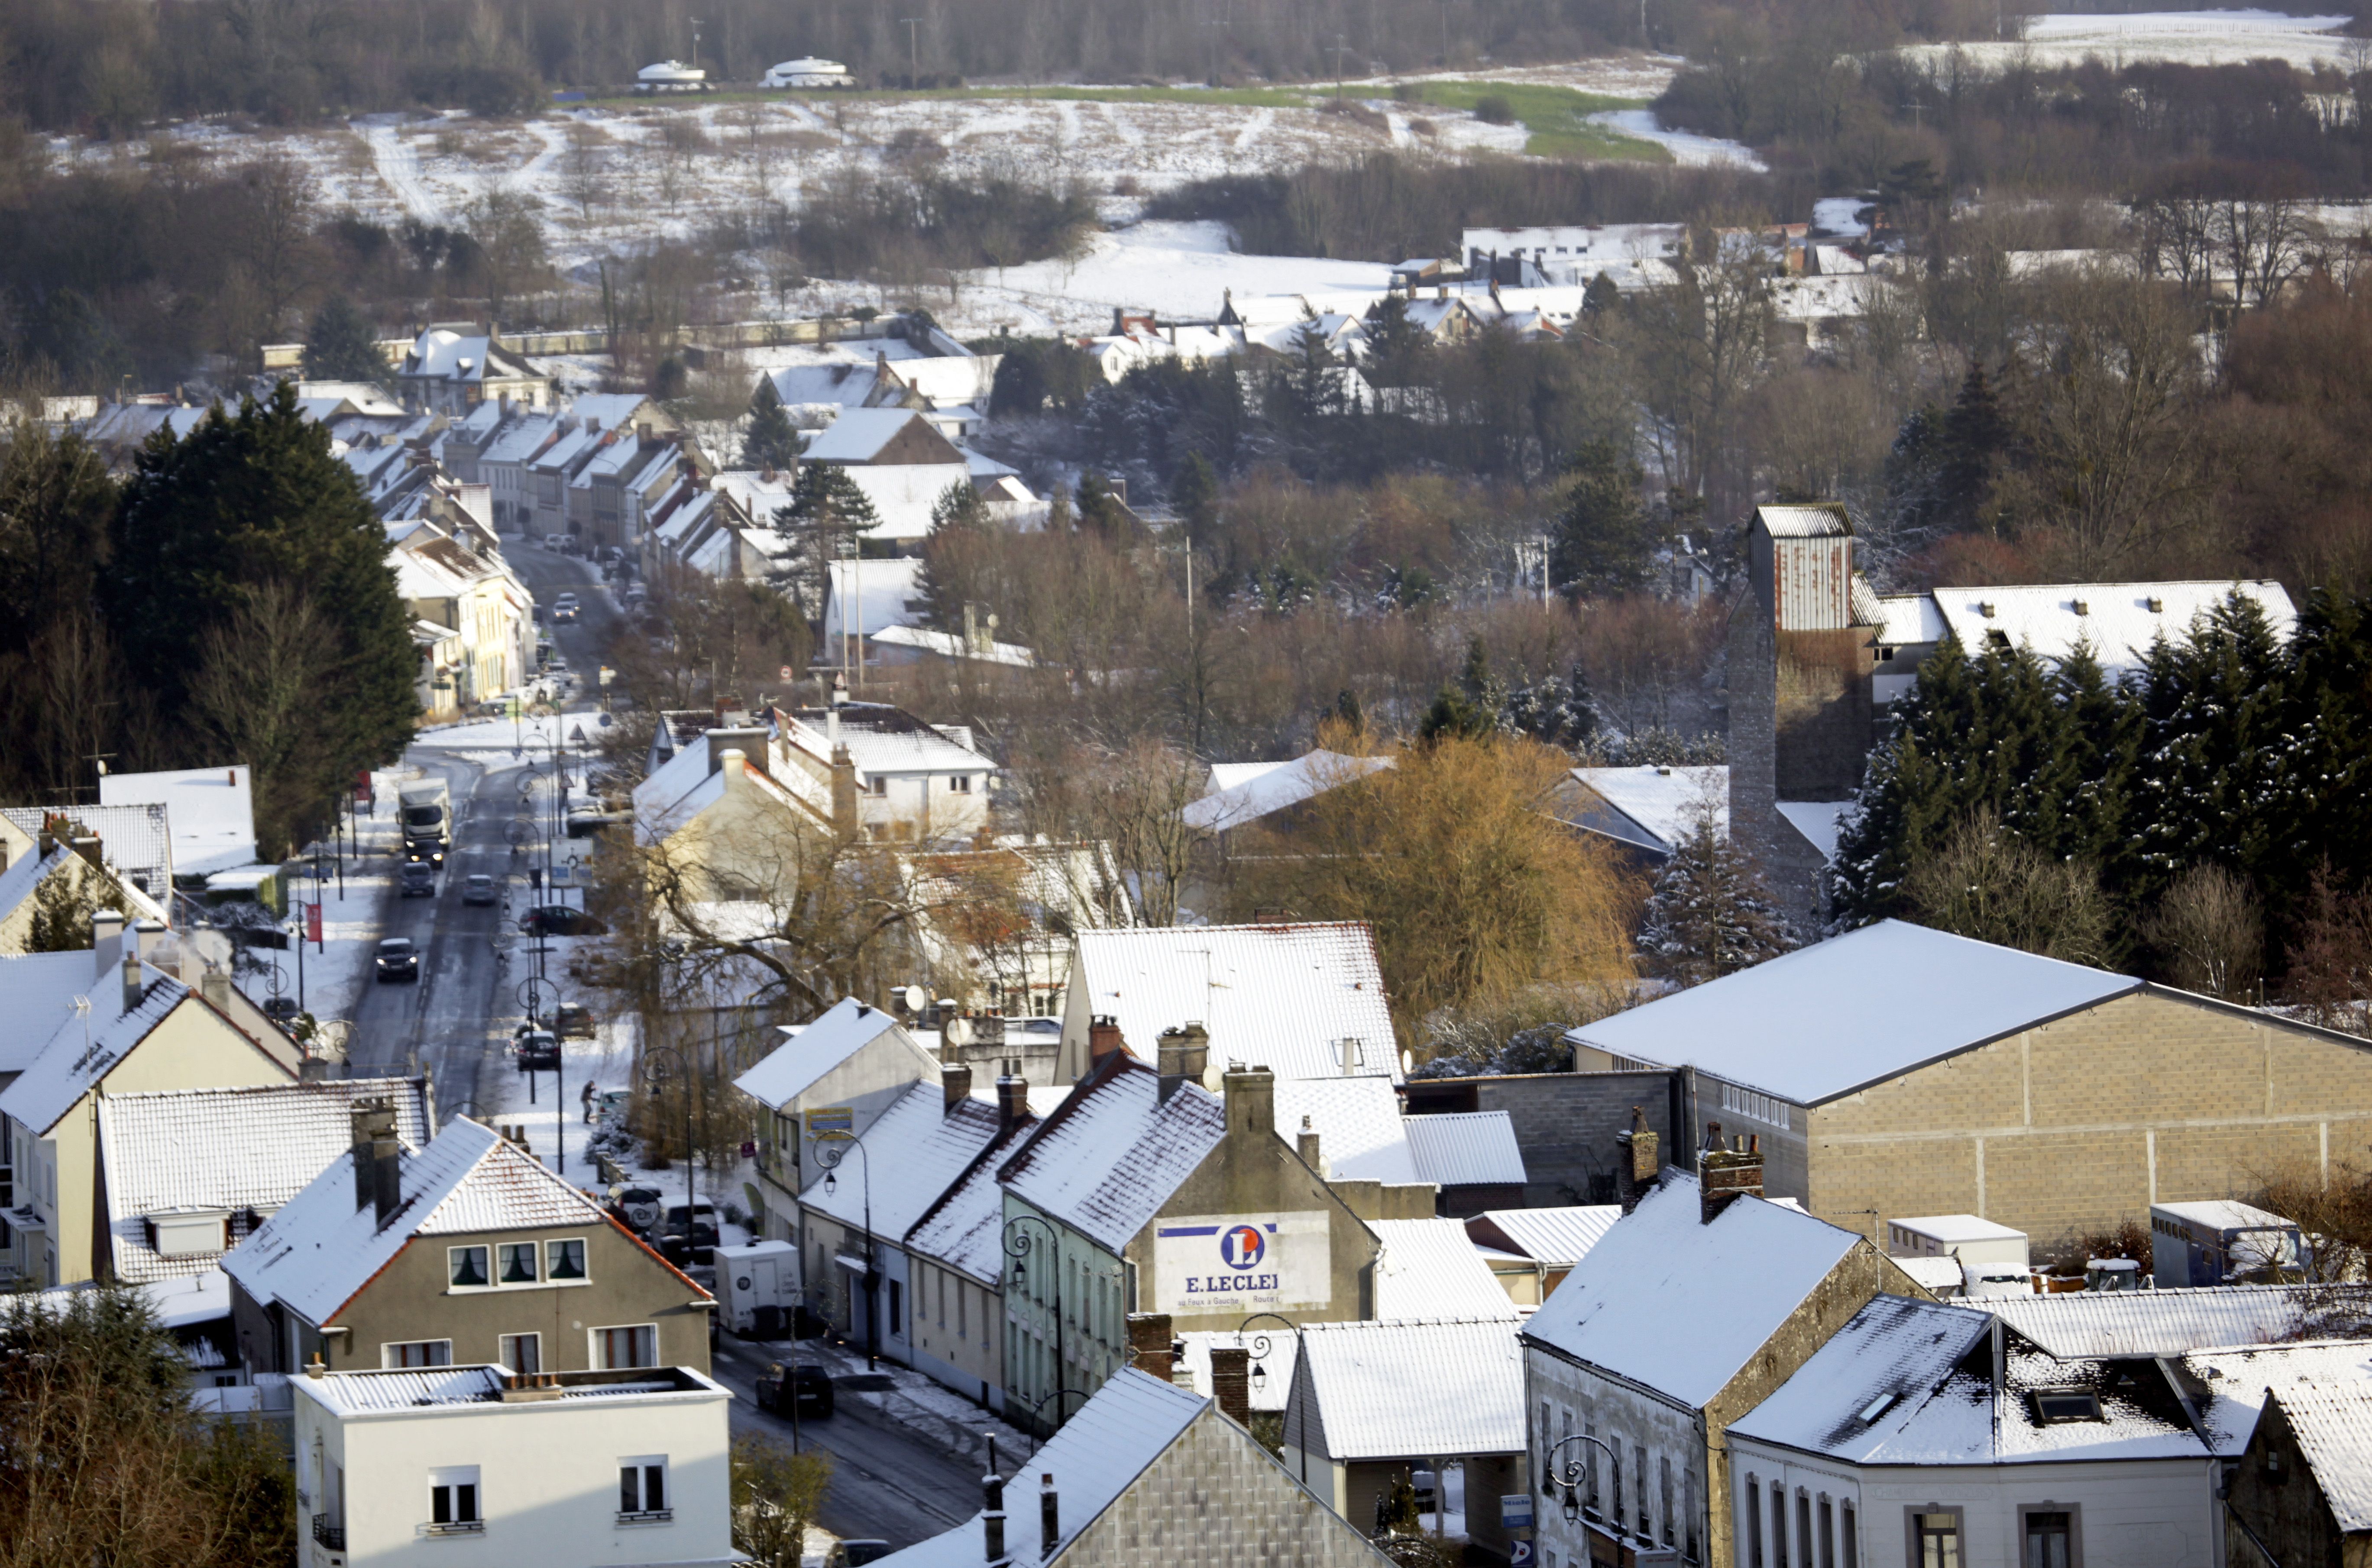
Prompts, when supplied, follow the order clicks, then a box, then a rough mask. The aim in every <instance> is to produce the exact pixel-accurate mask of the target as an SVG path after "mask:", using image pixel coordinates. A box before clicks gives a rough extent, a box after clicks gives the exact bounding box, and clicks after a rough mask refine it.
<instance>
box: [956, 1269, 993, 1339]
mask: <svg viewBox="0 0 2372 1568" xmlns="http://www.w3.org/2000/svg"><path fill="white" fill-rule="evenodd" d="M970 1291H971V1287H970V1286H969V1285H967V1284H965V1283H963V1281H961V1280H958V1281H957V1282H956V1338H957V1339H959V1340H962V1339H969V1338H971V1331H970V1330H967V1329H966V1328H965V1327H964V1297H965V1295H968V1294H969V1293H970ZM982 1326H983V1328H985V1327H986V1325H985V1324H983V1325H982ZM983 1343H985V1341H983Z"/></svg>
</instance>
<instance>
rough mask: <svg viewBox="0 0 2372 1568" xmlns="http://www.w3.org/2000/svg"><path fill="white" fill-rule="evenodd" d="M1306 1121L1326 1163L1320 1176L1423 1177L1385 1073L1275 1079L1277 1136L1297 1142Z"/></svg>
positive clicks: (1391, 1179) (1395, 1180)
mask: <svg viewBox="0 0 2372 1568" xmlns="http://www.w3.org/2000/svg"><path fill="white" fill-rule="evenodd" d="M1305 1120H1307V1121H1308V1123H1309V1130H1310V1131H1311V1132H1315V1133H1317V1134H1318V1157H1319V1158H1320V1159H1321V1160H1323V1161H1324V1162H1325V1165H1326V1168H1325V1169H1324V1170H1321V1171H1320V1172H1319V1173H1318V1174H1319V1175H1320V1176H1323V1177H1326V1178H1328V1179H1340V1180H1345V1181H1385V1182H1390V1183H1393V1184H1394V1185H1405V1184H1406V1183H1409V1182H1413V1181H1419V1180H1424V1179H1425V1178H1423V1177H1420V1176H1418V1174H1417V1164H1416V1156H1415V1155H1414V1154H1413V1153H1412V1152H1411V1150H1410V1147H1409V1134H1408V1127H1407V1125H1406V1121H1407V1119H1405V1118H1403V1117H1402V1116H1401V1099H1400V1095H1399V1094H1398V1093H1397V1092H1396V1091H1395V1090H1394V1089H1393V1087H1392V1081H1391V1080H1390V1079H1389V1078H1384V1077H1377V1076H1373V1075H1370V1076H1366V1077H1358V1078H1279V1079H1278V1080H1277V1082H1276V1131H1277V1135H1278V1136H1279V1137H1281V1138H1283V1139H1284V1140H1285V1142H1286V1143H1288V1144H1295V1146H1296V1147H1298V1146H1299V1144H1297V1142H1296V1140H1297V1139H1298V1138H1299V1137H1300V1135H1301V1130H1302V1122H1303V1121H1305Z"/></svg>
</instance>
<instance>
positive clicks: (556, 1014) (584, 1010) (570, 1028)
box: [552, 1002, 593, 1040]
mask: <svg viewBox="0 0 2372 1568" xmlns="http://www.w3.org/2000/svg"><path fill="white" fill-rule="evenodd" d="M552 1033H554V1034H556V1035H558V1036H559V1037H560V1038H561V1039H563V1040H591V1039H592V1038H593V1009H592V1008H590V1007H587V1005H585V1004H584V1003H582V1002H563V1003H562V1004H561V1005H559V1006H557V1007H554V1008H553V1009H552Z"/></svg>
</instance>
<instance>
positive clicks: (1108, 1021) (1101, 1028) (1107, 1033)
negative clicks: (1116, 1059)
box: [1087, 1014, 1122, 1063]
mask: <svg viewBox="0 0 2372 1568" xmlns="http://www.w3.org/2000/svg"><path fill="white" fill-rule="evenodd" d="M1121 1044H1122V1041H1121V1038H1120V1020H1119V1019H1118V1018H1115V1017H1113V1016H1110V1014H1103V1015H1099V1016H1096V1017H1093V1018H1090V1019H1088V1020H1087V1060H1088V1061H1089V1062H1090V1063H1094V1062H1099V1061H1101V1060H1102V1059H1103V1058H1105V1057H1107V1056H1110V1054H1111V1053H1112V1052H1113V1051H1118V1050H1120V1049H1121Z"/></svg>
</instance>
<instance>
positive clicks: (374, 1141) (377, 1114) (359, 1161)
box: [348, 1099, 395, 1210]
mask: <svg viewBox="0 0 2372 1568" xmlns="http://www.w3.org/2000/svg"><path fill="white" fill-rule="evenodd" d="M348 1120H349V1121H350V1123H351V1124H352V1126H353V1129H354V1150H355V1208H356V1209H357V1210H361V1209H366V1208H369V1207H370V1206H371V1204H372V1203H374V1202H377V1201H378V1178H377V1177H376V1175H375V1174H374V1173H373V1169H372V1164H373V1159H374V1154H373V1151H374V1150H375V1149H376V1148H377V1147H378V1141H379V1140H380V1139H381V1138H386V1139H389V1140H392V1139H393V1138H394V1137H395V1107H394V1106H393V1105H392V1104H390V1102H388V1101H386V1100H383V1099H368V1100H360V1101H357V1102H356V1103H355V1107H354V1109H353V1110H352V1111H351V1112H350V1113H349V1117H348Z"/></svg>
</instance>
